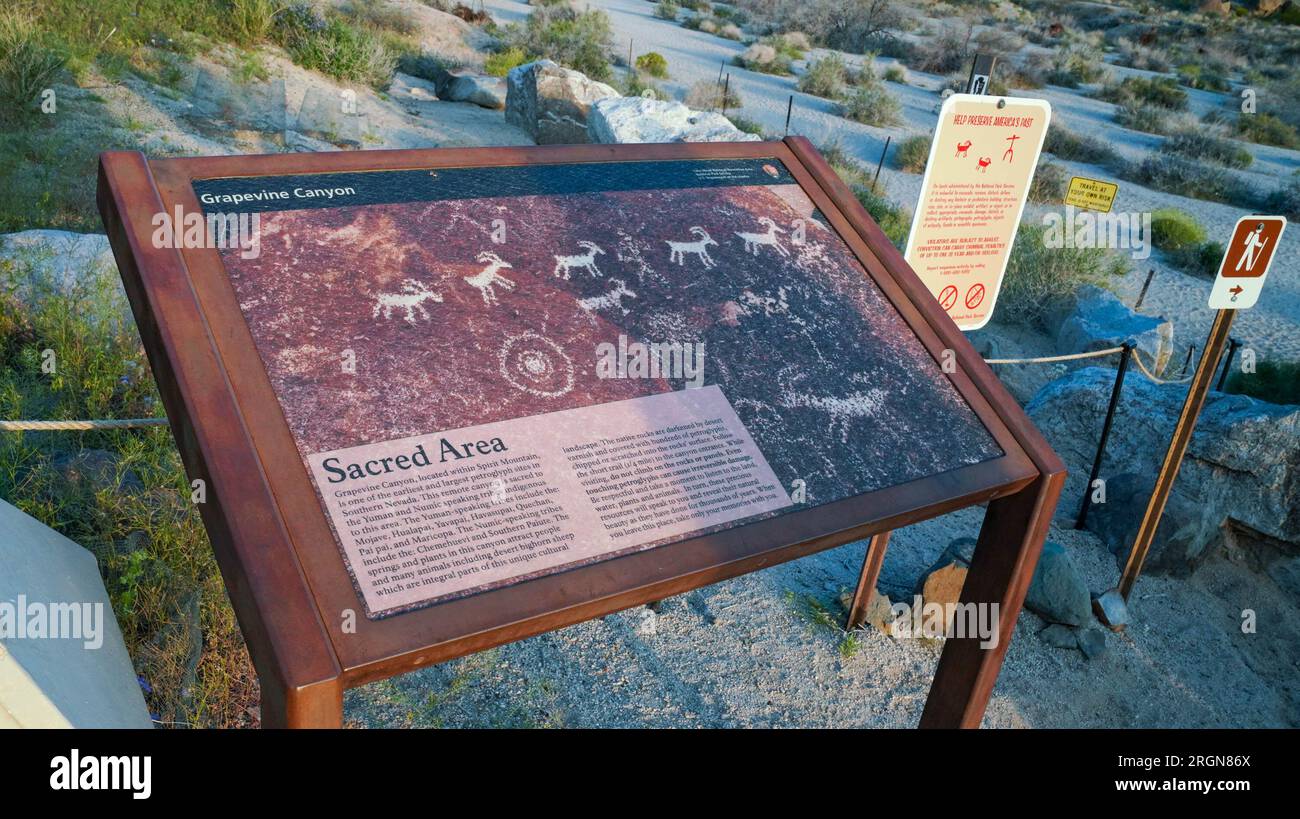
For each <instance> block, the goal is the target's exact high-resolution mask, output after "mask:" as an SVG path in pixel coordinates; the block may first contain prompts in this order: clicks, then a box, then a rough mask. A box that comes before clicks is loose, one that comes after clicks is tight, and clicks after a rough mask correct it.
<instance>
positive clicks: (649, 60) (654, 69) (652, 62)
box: [636, 51, 668, 80]
mask: <svg viewBox="0 0 1300 819" xmlns="http://www.w3.org/2000/svg"><path fill="white" fill-rule="evenodd" d="M636 67H637V68H638V69H639V70H641V71H644V72H645V73H647V74H649V75H650V76H652V77H658V78H659V79H661V80H662V79H664V78H666V77H667V76H668V60H667V59H665V58H664V55H662V54H660V53H659V52H658V51H647V52H646V53H645V54H642V55H641V56H639V57H637V58H636Z"/></svg>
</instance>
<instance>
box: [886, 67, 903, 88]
mask: <svg viewBox="0 0 1300 819" xmlns="http://www.w3.org/2000/svg"><path fill="white" fill-rule="evenodd" d="M883 76H884V79H885V80H887V81H888V82H896V83H898V84H899V85H907V69H906V68H904V67H903V66H901V65H898V64H897V63H895V64H894V65H891V66H888V67H886V68H885V73H884V75H883Z"/></svg>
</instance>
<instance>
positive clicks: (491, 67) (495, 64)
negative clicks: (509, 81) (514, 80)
mask: <svg viewBox="0 0 1300 819" xmlns="http://www.w3.org/2000/svg"><path fill="white" fill-rule="evenodd" d="M526 62H528V55H527V54H525V53H524V50H523V49H522V48H520V47H519V46H510V47H508V48H504V49H502V50H501V51H494V52H492V53H491V54H489V55H487V58H486V59H484V60H483V71H484V72H485V73H487V74H490V75H492V76H493V77H504V76H505V75H507V74H509V73H510V70H511V69H512V68H517V67H518V66H521V65H523V64H524V63H526Z"/></svg>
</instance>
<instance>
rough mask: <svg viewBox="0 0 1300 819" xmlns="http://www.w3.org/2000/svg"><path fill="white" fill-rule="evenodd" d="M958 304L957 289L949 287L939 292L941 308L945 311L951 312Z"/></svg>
mask: <svg viewBox="0 0 1300 819" xmlns="http://www.w3.org/2000/svg"><path fill="white" fill-rule="evenodd" d="M956 303H957V288H956V287H954V286H953V285H951V284H950V285H948V286H947V287H945V288H944V289H942V290H940V291H939V306H940V307H942V308H943V309H945V310H951V309H952V306H953V305H954V304H956Z"/></svg>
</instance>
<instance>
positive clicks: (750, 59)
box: [732, 43, 793, 76]
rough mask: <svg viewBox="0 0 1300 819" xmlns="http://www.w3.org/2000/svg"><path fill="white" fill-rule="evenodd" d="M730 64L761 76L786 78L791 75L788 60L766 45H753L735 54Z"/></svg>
mask: <svg viewBox="0 0 1300 819" xmlns="http://www.w3.org/2000/svg"><path fill="white" fill-rule="evenodd" d="M732 62H734V63H735V64H736V65H738V66H740V67H741V68H748V69H749V70H750V71H758V72H759V73H762V74H776V75H779V76H788V75H789V74H792V73H793V71H792V70H791V68H790V58H789V57H788V56H787V55H785V54H782V53H781V52H780V51H777V49H776V47H775V46H772V45H770V44H768V43H753V44H752V45H750V47H749V48H747V49H745V50H744V51H742V52H741V53H739V54H737V55H736V56H735V58H734V59H733V60H732Z"/></svg>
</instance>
